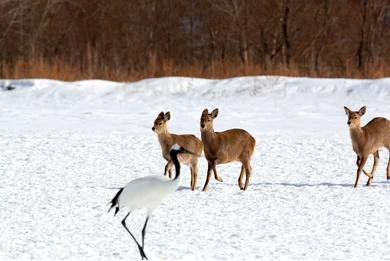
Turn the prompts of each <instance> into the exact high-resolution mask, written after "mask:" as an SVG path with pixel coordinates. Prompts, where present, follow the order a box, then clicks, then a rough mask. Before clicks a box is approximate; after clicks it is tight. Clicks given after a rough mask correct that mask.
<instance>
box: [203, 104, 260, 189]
mask: <svg viewBox="0 0 390 261" xmlns="http://www.w3.org/2000/svg"><path fill="white" fill-rule="evenodd" d="M217 116H218V108H216V109H214V110H213V111H212V112H211V113H209V111H208V110H207V109H204V110H203V112H202V116H201V117H200V132H201V138H202V142H203V145H204V154H205V156H206V159H207V163H208V168H207V178H206V182H205V184H204V187H203V190H202V191H206V189H207V186H208V184H209V181H210V177H211V174H212V172H214V178H215V179H216V180H218V181H220V182H222V178H221V177H220V176H219V175H218V173H217V170H216V165H219V164H224V163H229V162H233V161H239V162H241V163H242V166H241V172H240V176H239V178H238V186H239V188H240V189H241V190H244V191H245V190H246V189H247V188H248V185H249V178H250V176H251V173H252V167H251V164H250V161H251V157H252V155H253V152H254V150H255V145H256V140H255V139H254V138H253V137H252V136H251V135H250V134H249V133H248V132H247V131H245V130H243V129H229V130H226V131H223V132H215V131H214V127H213V121H214V119H215V118H216V117H217ZM244 173H245V185H243V183H242V180H243V177H244Z"/></svg>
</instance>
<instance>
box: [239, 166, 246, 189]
mask: <svg viewBox="0 0 390 261" xmlns="http://www.w3.org/2000/svg"><path fill="white" fill-rule="evenodd" d="M244 172H245V168H244V164H242V165H241V172H240V176H239V177H238V186H239V187H240V189H241V190H244V186H243V185H242V178H243V177H244Z"/></svg>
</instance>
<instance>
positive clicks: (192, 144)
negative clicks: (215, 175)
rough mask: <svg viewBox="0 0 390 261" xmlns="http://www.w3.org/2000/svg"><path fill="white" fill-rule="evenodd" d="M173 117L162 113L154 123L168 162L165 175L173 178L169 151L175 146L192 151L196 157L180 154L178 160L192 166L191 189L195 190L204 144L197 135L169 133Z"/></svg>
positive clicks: (154, 129)
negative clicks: (169, 125)
mask: <svg viewBox="0 0 390 261" xmlns="http://www.w3.org/2000/svg"><path fill="white" fill-rule="evenodd" d="M170 117H171V115H170V112H167V113H165V114H164V112H160V114H159V115H158V116H157V118H156V120H155V121H154V124H153V128H152V130H153V131H154V132H155V133H156V134H157V137H158V141H159V143H160V146H161V151H162V156H163V158H164V159H165V160H166V161H167V164H166V165H165V169H164V175H167V173H169V178H171V177H172V167H173V162H172V160H171V157H170V155H169V150H170V148H171V147H172V145H173V144H179V145H180V146H182V147H183V148H185V149H187V150H189V151H191V152H192V153H194V154H195V155H192V154H189V153H183V154H180V155H179V157H178V159H179V161H180V162H181V163H184V164H186V165H189V166H190V169H191V184H190V186H191V189H192V190H195V186H196V180H197V177H198V157H199V156H200V155H201V154H202V150H203V143H202V141H201V140H200V139H198V138H197V137H196V136H195V135H192V134H184V135H177V134H173V133H170V132H169V131H168V124H167V122H168V121H169V119H170Z"/></svg>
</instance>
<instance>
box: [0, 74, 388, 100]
mask: <svg viewBox="0 0 390 261" xmlns="http://www.w3.org/2000/svg"><path fill="white" fill-rule="evenodd" d="M7 86H12V87H14V88H15V92H16V93H17V94H14V95H21V94H22V95H28V96H29V97H30V98H35V99H44V100H48V99H53V100H57V101H58V99H77V100H78V101H80V100H83V101H91V100H96V99H111V100H117V101H123V100H126V99H128V98H129V97H135V96H142V97H149V96H154V97H160V96H181V97H183V96H187V97H197V98H202V97H203V98H229V97H237V96H252V97H253V96H264V95H269V94H274V95H281V96H286V95H295V94H299V95H302V94H328V95H329V94H338V95H346V96H351V95H356V96H359V95H360V96H365V95H370V96H376V97H378V98H384V97H388V96H390V78H385V79H378V80H351V79H320V78H294V77H277V76H271V77H270V76H257V77H237V78H231V79H225V80H206V79H198V78H186V77H166V78H154V79H147V80H142V81H138V82H134V83H118V82H110V81H101V80H86V81H77V82H61V81H51V80H41V79H37V80H2V81H0V87H1V89H2V90H4V91H5V90H6V87H7ZM1 95H2V96H4V95H6V94H5V93H1ZM7 95H10V94H7Z"/></svg>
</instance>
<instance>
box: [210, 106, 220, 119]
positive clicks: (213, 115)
mask: <svg viewBox="0 0 390 261" xmlns="http://www.w3.org/2000/svg"><path fill="white" fill-rule="evenodd" d="M217 116H218V108H216V109H214V110H213V111H212V112H211V118H213V119H215V118H217Z"/></svg>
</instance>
